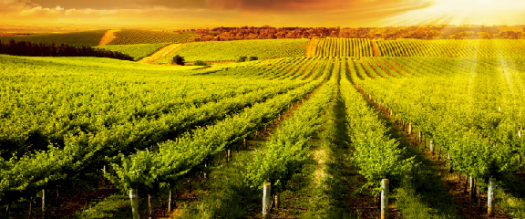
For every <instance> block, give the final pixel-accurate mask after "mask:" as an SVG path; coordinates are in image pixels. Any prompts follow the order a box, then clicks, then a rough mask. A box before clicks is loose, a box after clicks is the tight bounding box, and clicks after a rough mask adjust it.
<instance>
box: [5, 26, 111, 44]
mask: <svg viewBox="0 0 525 219" xmlns="http://www.w3.org/2000/svg"><path fill="white" fill-rule="evenodd" d="M105 32H106V30H92V31H83V32H71V33H49V34H34V35H28V36H0V40H1V41H2V42H4V43H5V42H8V41H9V40H11V39H14V40H15V41H28V42H31V43H37V44H38V43H46V44H52V43H54V44H57V45H60V44H62V43H64V44H67V45H70V46H96V45H98V42H99V41H100V39H101V38H102V36H103V35H104V33H105Z"/></svg>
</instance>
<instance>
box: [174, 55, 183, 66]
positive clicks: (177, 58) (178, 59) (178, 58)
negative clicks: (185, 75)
mask: <svg viewBox="0 0 525 219" xmlns="http://www.w3.org/2000/svg"><path fill="white" fill-rule="evenodd" d="M173 63H175V64H177V65H184V57H182V56H180V55H176V56H175V57H173Z"/></svg>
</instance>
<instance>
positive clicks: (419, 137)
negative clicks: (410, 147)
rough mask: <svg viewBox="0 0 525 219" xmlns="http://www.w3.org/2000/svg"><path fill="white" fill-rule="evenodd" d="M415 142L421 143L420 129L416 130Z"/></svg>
mask: <svg viewBox="0 0 525 219" xmlns="http://www.w3.org/2000/svg"><path fill="white" fill-rule="evenodd" d="M417 143H419V144H421V131H419V130H418V137H417Z"/></svg>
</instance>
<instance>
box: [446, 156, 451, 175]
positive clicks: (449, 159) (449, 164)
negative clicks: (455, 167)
mask: <svg viewBox="0 0 525 219" xmlns="http://www.w3.org/2000/svg"><path fill="white" fill-rule="evenodd" d="M447 159H448V163H447V165H448V172H449V173H452V157H451V156H450V153H447Z"/></svg>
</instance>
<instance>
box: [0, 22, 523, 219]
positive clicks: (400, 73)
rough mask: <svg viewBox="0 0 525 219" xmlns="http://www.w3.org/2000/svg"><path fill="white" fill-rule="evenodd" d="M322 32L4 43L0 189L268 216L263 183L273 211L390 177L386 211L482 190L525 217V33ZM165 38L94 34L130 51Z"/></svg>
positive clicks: (128, 214)
mask: <svg viewBox="0 0 525 219" xmlns="http://www.w3.org/2000/svg"><path fill="white" fill-rule="evenodd" d="M123 31H124V33H125V34H127V33H126V32H125V30H123ZM117 33H119V32H117ZM135 33H138V32H135ZM169 34H171V33H169ZM118 38H119V37H118V36H117V39H118ZM121 39H123V38H121ZM130 39H131V38H130ZM150 40H152V41H154V39H150ZM129 42H131V43H132V41H131V40H130V41H129ZM313 42H316V44H315V45H313V44H310V46H311V48H310V47H309V46H308V43H309V40H307V39H294V40H289V39H282V40H277V39H276V40H243V41H226V42H197V43H188V44H186V45H184V47H182V48H181V49H179V50H176V51H175V52H174V53H173V54H171V55H170V56H169V57H166V58H165V59H164V60H163V61H162V62H164V63H170V62H171V59H173V56H175V55H180V56H183V57H184V58H185V60H186V61H187V62H194V61H196V60H203V61H206V62H220V61H223V62H222V63H211V64H210V63H209V64H210V65H209V66H203V67H199V66H175V65H154V64H144V63H137V62H132V61H120V60H113V59H107V58H92V57H22V56H8V55H0V94H1V95H0V100H1V102H2V104H1V105H0V146H1V147H0V170H1V171H0V177H1V179H2V180H1V183H0V206H1V207H4V208H5V209H9V211H10V215H11V216H10V217H11V218H24V217H27V215H28V214H29V209H28V207H29V206H30V205H31V206H32V208H33V209H32V216H33V217H43V213H42V210H41V209H40V208H41V207H42V205H41V203H42V200H45V207H46V211H45V212H46V214H47V216H48V217H49V216H54V217H57V218H132V217H133V216H137V215H133V214H134V213H133V212H135V214H138V215H140V217H141V218H147V217H148V214H149V213H148V212H149V211H150V209H149V208H150V207H149V203H148V202H151V208H152V209H151V211H152V212H153V214H154V215H155V216H154V217H161V216H162V217H163V215H165V214H166V217H168V218H261V214H262V211H263V209H262V207H263V206H262V204H263V203H269V198H270V197H264V200H263V189H264V187H265V186H268V184H270V185H271V192H270V194H271V195H272V199H274V200H278V203H279V207H277V206H275V205H273V206H272V207H270V206H268V208H271V210H270V209H269V214H270V218H380V217H381V213H380V212H381V211H380V209H378V205H380V203H378V198H379V197H380V196H381V195H382V194H383V195H384V194H385V191H386V190H383V189H382V185H381V183H382V182H386V181H383V180H385V179H388V182H389V186H388V190H389V193H390V194H389V200H390V201H389V203H390V207H389V208H390V209H391V210H390V212H389V213H388V214H389V215H390V217H389V218H414V219H419V218H451V219H452V218H453V219H456V218H458V219H459V218H488V217H487V216H486V214H487V212H488V203H489V200H491V201H494V203H496V206H495V207H494V209H495V212H496V213H495V217H496V218H523V217H525V213H524V212H525V200H524V198H525V193H524V192H523V188H525V180H524V178H523V174H522V173H523V169H524V163H523V161H522V159H523V156H524V155H525V141H524V140H523V139H524V138H523V136H522V135H523V134H524V133H523V127H524V126H525V116H524V114H523V109H522V108H523V105H525V89H523V84H524V83H525V81H524V80H525V58H523V57H522V56H521V53H522V43H523V41H521V40H471V41H469V40H439V41H421V40H397V41H380V40H377V41H376V40H368V39H336V38H326V39H319V40H318V41H317V40H316V41H313ZM167 43H168V42H164V43H159V42H157V44H133V45H131V44H130V45H109V46H103V47H101V48H105V49H109V50H112V51H120V52H124V53H127V54H130V55H132V56H133V57H134V58H135V60H138V59H140V58H141V57H145V56H148V55H150V54H151V53H153V52H154V51H156V50H158V49H159V48H161V47H163V46H165V45H167ZM312 45H313V46H312ZM307 47H308V48H309V49H308V50H311V49H312V48H313V49H315V50H314V51H309V52H308V53H307V51H306V50H307ZM306 54H313V56H314V57H305V55H306ZM376 55H378V56H379V57H375V56H376ZM240 56H256V57H258V58H259V60H257V61H247V62H241V63H230V62H229V61H235V60H237V59H238V58H239V57H240ZM405 56H406V57H405ZM470 182H472V186H471V185H470ZM491 182H495V183H496V185H497V186H494V185H493V183H491ZM493 189H495V192H494V193H491V192H490V191H492V190H493ZM475 191H478V192H479V195H476V193H475ZM492 195H494V196H492ZM469 196H470V197H469ZM489 196H490V197H493V199H489ZM130 197H137V198H136V199H135V198H131V199H130ZM148 197H151V199H149V198H148ZM168 200H171V202H170V203H168ZM477 200H479V203H480V204H481V209H480V208H479V207H478V201H477ZM261 201H263V202H261ZM274 203H275V202H274ZM168 206H170V207H171V210H174V211H173V212H172V213H170V212H167V208H168ZM132 209H134V210H133V211H132Z"/></svg>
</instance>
